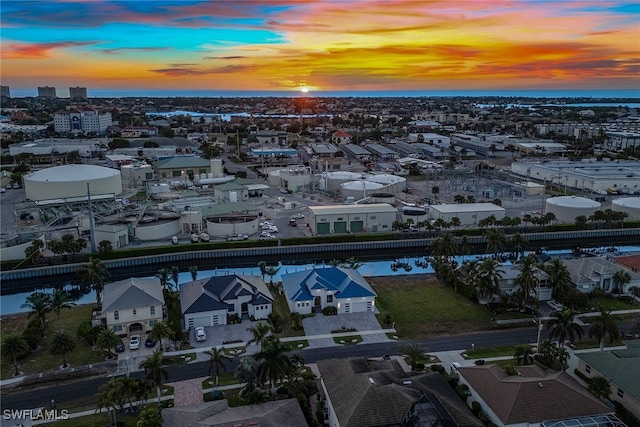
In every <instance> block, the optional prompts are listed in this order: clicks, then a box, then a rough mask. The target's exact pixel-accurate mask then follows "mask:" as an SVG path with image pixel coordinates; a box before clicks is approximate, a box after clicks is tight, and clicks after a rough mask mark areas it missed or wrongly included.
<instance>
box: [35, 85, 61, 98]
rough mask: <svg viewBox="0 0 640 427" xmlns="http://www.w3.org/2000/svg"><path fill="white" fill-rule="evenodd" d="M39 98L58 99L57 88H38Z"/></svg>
mask: <svg viewBox="0 0 640 427" xmlns="http://www.w3.org/2000/svg"><path fill="white" fill-rule="evenodd" d="M38 96H40V97H43V98H57V96H56V88H55V87H51V86H43V87H38Z"/></svg>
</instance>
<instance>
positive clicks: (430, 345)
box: [2, 325, 536, 410]
mask: <svg viewBox="0 0 640 427" xmlns="http://www.w3.org/2000/svg"><path fill="white" fill-rule="evenodd" d="M535 340H536V328H535V326H533V325H532V327H531V328H518V329H510V330H502V331H494V332H482V333H474V334H468V335H456V336H447V337H438V338H431V339H424V340H419V341H415V343H418V344H420V345H421V346H422V347H423V348H424V349H425V350H426V351H427V352H436V351H446V350H457V349H466V348H470V347H471V343H474V344H475V346H476V348H481V347H490V346H499V345H509V344H519V343H524V342H535ZM407 343H408V342H407V341H391V342H388V343H378V344H360V345H357V346H345V347H330V348H318V349H307V350H303V351H301V352H299V353H300V354H301V355H302V357H303V358H304V360H305V362H306V363H313V362H316V361H318V360H323V359H331V358H346V357H355V356H361V357H376V356H381V355H382V354H397V353H398V349H399V348H400V347H402V346H403V345H406V344H407ZM238 363H239V360H238V359H234V360H233V361H232V362H231V363H229V364H228V365H227V371H229V372H231V371H233V370H234V369H235V368H236V367H237V365H238ZM167 370H168V371H169V374H170V381H182V380H186V379H190V378H197V377H202V376H205V375H206V373H207V366H206V362H196V363H191V364H188V365H180V366H170V367H167ZM131 376H132V377H134V378H142V377H143V376H144V372H135V373H133V374H132V375H131ZM107 381H108V378H106V377H105V378H93V379H89V380H84V381H79V382H76V383H73V384H67V385H59V386H52V387H49V388H43V389H40V390H29V391H25V392H20V393H9V394H7V393H6V389H5V390H2V409H3V410H4V409H30V408H38V407H42V406H45V405H47V404H48V403H49V402H50V401H51V399H52V398H55V400H56V403H58V404H63V403H65V402H70V401H73V400H77V399H80V398H83V397H86V396H92V395H94V394H95V393H96V392H97V390H98V387H100V385H102V384H104V383H106V382H107Z"/></svg>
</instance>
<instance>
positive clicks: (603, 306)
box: [589, 297, 638, 311]
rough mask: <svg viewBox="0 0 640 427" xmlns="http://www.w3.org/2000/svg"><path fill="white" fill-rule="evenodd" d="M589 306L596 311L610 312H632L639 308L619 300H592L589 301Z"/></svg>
mask: <svg viewBox="0 0 640 427" xmlns="http://www.w3.org/2000/svg"><path fill="white" fill-rule="evenodd" d="M589 305H590V306H591V307H594V308H595V311H600V310H604V311H609V310H614V311H615V310H632V309H634V308H638V305H637V304H636V305H633V304H628V303H626V302H623V301H620V300H617V299H615V298H606V297H602V298H592V299H590V300H589Z"/></svg>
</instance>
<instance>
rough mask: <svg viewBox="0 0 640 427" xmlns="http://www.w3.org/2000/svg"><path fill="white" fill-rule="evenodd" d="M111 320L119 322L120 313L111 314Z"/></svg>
mask: <svg viewBox="0 0 640 427" xmlns="http://www.w3.org/2000/svg"><path fill="white" fill-rule="evenodd" d="M113 320H120V313H118V312H117V311H114V312H113Z"/></svg>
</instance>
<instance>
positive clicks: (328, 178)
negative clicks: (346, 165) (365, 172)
mask: <svg viewBox="0 0 640 427" xmlns="http://www.w3.org/2000/svg"><path fill="white" fill-rule="evenodd" d="M323 177H324V179H325V182H326V190H327V191H330V192H334V193H335V192H338V191H339V190H340V186H341V185H342V184H344V183H345V182H350V181H355V180H358V179H362V174H359V173H355V172H347V171H338V172H327V173H325V174H323Z"/></svg>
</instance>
